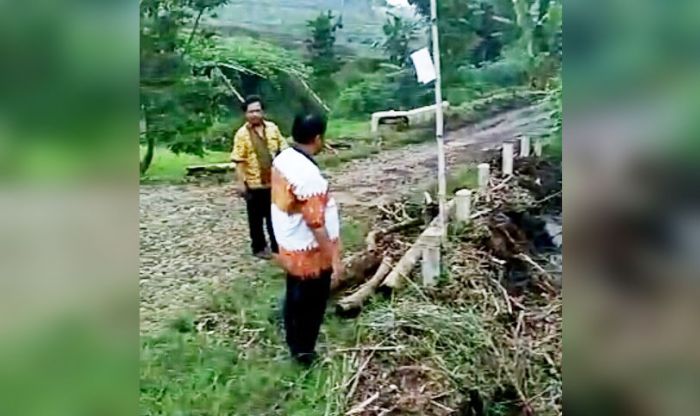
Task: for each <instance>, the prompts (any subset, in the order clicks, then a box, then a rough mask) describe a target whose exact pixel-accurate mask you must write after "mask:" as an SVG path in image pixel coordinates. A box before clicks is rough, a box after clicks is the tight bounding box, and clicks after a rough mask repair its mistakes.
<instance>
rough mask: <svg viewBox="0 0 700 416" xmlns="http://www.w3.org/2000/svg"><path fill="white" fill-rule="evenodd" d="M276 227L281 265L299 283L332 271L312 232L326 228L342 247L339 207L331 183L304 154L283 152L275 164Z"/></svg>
mask: <svg viewBox="0 0 700 416" xmlns="http://www.w3.org/2000/svg"><path fill="white" fill-rule="evenodd" d="M272 226H273V229H274V232H275V238H276V239H277V244H278V245H279V257H278V258H279V262H280V263H281V265H282V267H283V268H284V269H285V270H286V271H287V273H289V274H291V275H292V276H295V277H297V278H299V279H313V278H317V277H319V276H320V275H321V272H323V271H329V270H331V268H332V259H331V258H330V257H329V256H328V255H324V254H322V253H321V250H320V248H319V244H318V242H317V241H316V238H315V237H314V235H313V233H312V232H311V230H312V229H317V228H320V227H325V229H326V232H327V233H328V237H329V238H330V239H331V241H332V242H333V243H334V244H338V239H339V237H340V220H339V218H338V205H337V204H336V202H335V200H334V199H333V198H332V197H331V196H330V195H329V190H328V181H327V180H326V179H325V178H324V177H323V175H322V174H321V171H320V169H319V168H318V166H317V165H316V163H315V162H314V161H313V159H312V158H311V157H310V156H308V155H306V154H305V153H304V152H303V151H302V150H299V149H295V148H288V149H286V150H283V151H282V152H281V153H280V154H279V155H278V156H277V157H276V158H275V159H274V161H273V162H272Z"/></svg>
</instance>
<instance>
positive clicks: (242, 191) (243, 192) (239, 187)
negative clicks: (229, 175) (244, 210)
mask: <svg viewBox="0 0 700 416" xmlns="http://www.w3.org/2000/svg"><path fill="white" fill-rule="evenodd" d="M236 195H238V196H240V197H241V198H247V197H248V187H247V186H246V184H245V183H242V182H238V183H237V184H236Z"/></svg>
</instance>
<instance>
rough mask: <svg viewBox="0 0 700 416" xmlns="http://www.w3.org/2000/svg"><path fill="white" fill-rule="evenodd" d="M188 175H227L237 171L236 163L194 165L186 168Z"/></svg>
mask: <svg viewBox="0 0 700 416" xmlns="http://www.w3.org/2000/svg"><path fill="white" fill-rule="evenodd" d="M185 169H186V170H187V175H188V176H189V175H195V174H198V173H226V172H230V171H234V170H236V164H235V163H212V164H208V165H192V166H187V167H186V168H185Z"/></svg>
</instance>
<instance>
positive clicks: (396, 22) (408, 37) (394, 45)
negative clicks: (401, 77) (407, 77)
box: [382, 15, 417, 67]
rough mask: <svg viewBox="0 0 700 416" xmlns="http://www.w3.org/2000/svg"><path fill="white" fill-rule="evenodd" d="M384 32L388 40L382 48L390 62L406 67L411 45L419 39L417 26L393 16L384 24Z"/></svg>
mask: <svg viewBox="0 0 700 416" xmlns="http://www.w3.org/2000/svg"><path fill="white" fill-rule="evenodd" d="M383 30H384V35H386V39H385V41H384V44H383V45H382V47H383V48H384V51H385V52H386V53H387V55H389V62H390V63H392V64H393V65H396V66H399V67H404V66H405V65H406V63H407V59H408V55H409V52H410V46H411V43H412V42H413V41H415V40H416V38H417V27H416V24H415V23H413V22H407V21H405V20H404V19H402V18H400V17H398V16H394V15H391V18H390V19H389V20H387V22H386V23H384V26H383Z"/></svg>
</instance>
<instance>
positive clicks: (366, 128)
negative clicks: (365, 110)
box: [326, 119, 372, 141]
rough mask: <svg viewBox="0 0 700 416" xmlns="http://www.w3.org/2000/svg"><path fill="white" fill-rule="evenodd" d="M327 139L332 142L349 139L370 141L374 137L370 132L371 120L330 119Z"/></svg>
mask: <svg viewBox="0 0 700 416" xmlns="http://www.w3.org/2000/svg"><path fill="white" fill-rule="evenodd" d="M326 137H328V139H330V140H331V141H332V140H334V139H347V138H351V139H354V138H363V139H368V138H371V137H372V132H371V131H370V123H369V120H364V121H362V120H347V119H330V120H329V122H328V131H326Z"/></svg>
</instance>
